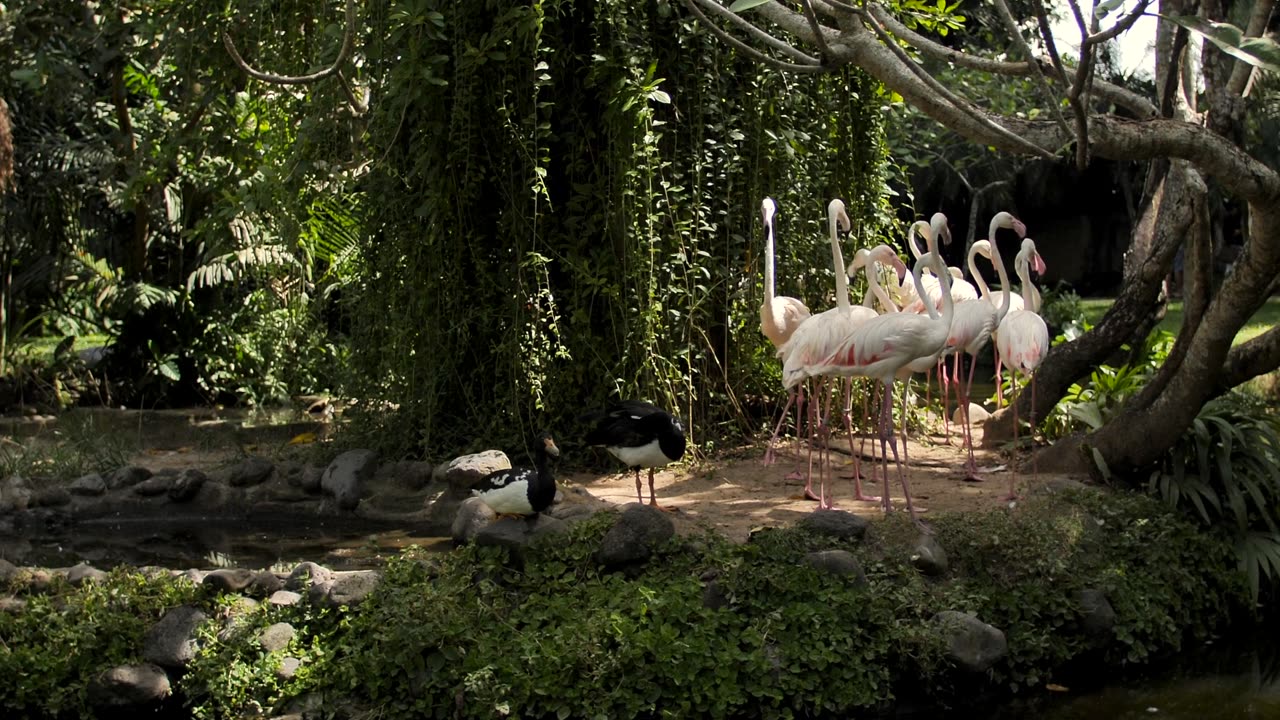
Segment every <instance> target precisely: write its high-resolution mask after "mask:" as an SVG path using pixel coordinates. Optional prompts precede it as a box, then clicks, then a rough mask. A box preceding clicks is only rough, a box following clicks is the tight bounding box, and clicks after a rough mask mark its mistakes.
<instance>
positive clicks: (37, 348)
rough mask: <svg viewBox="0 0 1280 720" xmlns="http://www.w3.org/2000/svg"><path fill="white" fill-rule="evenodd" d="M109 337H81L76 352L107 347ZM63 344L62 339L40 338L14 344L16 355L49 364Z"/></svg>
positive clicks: (22, 340) (77, 342)
mask: <svg viewBox="0 0 1280 720" xmlns="http://www.w3.org/2000/svg"><path fill="white" fill-rule="evenodd" d="M107 340H108V336H107V335H104V334H94V335H80V336H78V337H77V338H76V344H75V346H74V349H75V350H76V352H79V351H81V350H84V349H86V348H91V347H96V346H98V345H105V344H106V342H107ZM60 342H62V337H60V336H56V335H55V336H51V337H38V338H22V339H21V340H18V341H17V342H15V343H14V345H15V347H14V351H15V354H17V355H20V356H22V357H25V358H28V359H30V360H36V361H40V362H45V363H47V362H49V361H51V360H53V349H54V348H56V347H58V343H60Z"/></svg>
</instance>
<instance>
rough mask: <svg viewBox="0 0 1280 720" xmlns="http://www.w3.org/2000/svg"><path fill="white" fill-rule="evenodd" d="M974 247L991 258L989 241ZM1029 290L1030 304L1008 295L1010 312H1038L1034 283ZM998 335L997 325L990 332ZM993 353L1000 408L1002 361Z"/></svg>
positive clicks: (998, 405) (999, 405)
mask: <svg viewBox="0 0 1280 720" xmlns="http://www.w3.org/2000/svg"><path fill="white" fill-rule="evenodd" d="M974 248H976V249H977V251H978V253H979V254H981V255H982V256H983V257H985V258H986V259H988V260H991V258H992V250H991V244H990V243H987V242H985V241H979V242H976V243H974ZM970 252H971V253H972V250H971V251H970ZM995 254H996V255H997V256H998V255H999V248H996V251H995ZM994 263H995V261H994V260H992V264H994ZM996 272H997V273H999V272H1000V270H999V269H997V270H996ZM1001 277H1002V278H1003V277H1004V276H1003V275H1001ZM974 279H975V280H980V279H981V278H979V277H977V276H975V277H974ZM1001 284H1002V285H1008V284H1009V282H1008V280H1001ZM1029 290H1030V291H1029V293H1028V294H1029V295H1030V296H1031V304H1030V305H1025V304H1024V303H1023V300H1022V296H1021V295H1012V294H1011V295H1010V296H1009V311H1010V312H1012V311H1014V310H1030V311H1032V312H1036V313H1038V312H1040V291H1039V290H1038V289H1037V288H1036V286H1035V285H1034V284H1032V285H1031V287H1030V288H1029ZM999 335H1000V329H999V328H998V327H997V328H996V331H995V332H993V333H992V334H991V336H992V337H993V338H998V337H999ZM997 347H998V346H997ZM994 355H995V361H996V408H997V409H998V408H1000V407H1001V406H1002V405H1003V404H1004V402H1003V401H1004V396H1003V395H1002V394H1001V393H1000V388H1001V387H1003V382H1004V378H1003V377H1002V375H1001V372H1000V370H1001V367H1002V361H1001V359H1000V352H999V350H998V349H995V352H994Z"/></svg>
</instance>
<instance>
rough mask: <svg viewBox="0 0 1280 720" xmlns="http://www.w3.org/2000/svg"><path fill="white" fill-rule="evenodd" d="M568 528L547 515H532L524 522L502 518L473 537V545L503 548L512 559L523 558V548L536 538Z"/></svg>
mask: <svg viewBox="0 0 1280 720" xmlns="http://www.w3.org/2000/svg"><path fill="white" fill-rule="evenodd" d="M567 529H568V526H567V525H565V524H564V522H563V521H560V520H557V519H555V518H553V517H550V516H548V515H542V514H538V515H534V516H532V517H529V518H526V519H524V520H516V519H513V518H503V519H502V520H498V521H497V522H494V523H492V524H490V525H487V526H485V527H484V528H481V529H480V531H479V532H477V533H476V535H475V538H474V540H475V544H476V545H481V546H486V545H488V546H495V547H505V548H507V549H508V550H510V551H511V554H512V555H513V556H514V557H523V555H524V551H525V548H527V547H529V546H530V545H532V544H533V543H534V542H536V541H537V540H538V538H540V537H542V536H544V535H549V534H554V533H559V532H564V531H565V530H567Z"/></svg>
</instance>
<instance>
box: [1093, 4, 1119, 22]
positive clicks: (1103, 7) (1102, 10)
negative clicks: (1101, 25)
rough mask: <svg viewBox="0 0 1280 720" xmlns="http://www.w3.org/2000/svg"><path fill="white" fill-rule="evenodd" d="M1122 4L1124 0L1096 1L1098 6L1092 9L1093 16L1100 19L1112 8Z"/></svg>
mask: <svg viewBox="0 0 1280 720" xmlns="http://www.w3.org/2000/svg"><path fill="white" fill-rule="evenodd" d="M1123 4H1124V0H1104V1H1103V2H1100V3H1098V8H1097V9H1096V10H1094V11H1093V16H1094V17H1096V18H1098V19H1099V20H1101V19H1102V18H1104V17H1106V16H1107V15H1109V14H1110V13H1111V11H1112V10H1115V9H1116V8H1118V7H1120V6H1121V5H1123Z"/></svg>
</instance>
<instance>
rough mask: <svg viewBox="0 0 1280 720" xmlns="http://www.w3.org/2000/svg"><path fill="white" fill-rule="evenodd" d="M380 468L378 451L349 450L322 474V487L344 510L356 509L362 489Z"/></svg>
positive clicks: (330, 464)
mask: <svg viewBox="0 0 1280 720" xmlns="http://www.w3.org/2000/svg"><path fill="white" fill-rule="evenodd" d="M377 469H378V453H376V452H374V451H372V450H348V451H347V452H344V453H342V454H341V455H339V456H338V457H336V458H334V459H333V462H331V463H329V467H327V468H325V469H324V475H322V476H320V489H321V490H323V491H324V492H325V494H327V495H332V496H333V498H334V499H335V500H337V501H338V507H340V508H342V509H343V510H354V509H355V507H356V505H359V504H360V491H361V489H362V488H363V487H364V484H365V483H366V482H368V480H369V478H371V477H373V474H374V472H376V471H377Z"/></svg>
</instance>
